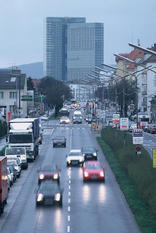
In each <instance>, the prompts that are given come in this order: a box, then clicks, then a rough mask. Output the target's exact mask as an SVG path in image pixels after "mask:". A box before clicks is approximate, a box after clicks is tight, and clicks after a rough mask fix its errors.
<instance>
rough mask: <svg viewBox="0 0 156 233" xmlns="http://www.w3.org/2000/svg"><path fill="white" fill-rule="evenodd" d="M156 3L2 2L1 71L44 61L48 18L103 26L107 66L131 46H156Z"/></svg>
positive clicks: (81, 0)
mask: <svg viewBox="0 0 156 233" xmlns="http://www.w3.org/2000/svg"><path fill="white" fill-rule="evenodd" d="M155 12H156V0H77V1H75V0H0V68H2V67H8V66H12V65H16V66H17V65H20V64H26V63H31V62H37V61H43V36H44V35H43V22H44V19H45V17H64V16H68V17H86V19H87V22H103V23H104V33H105V35H104V38H105V45H104V47H105V52H104V56H105V63H107V64H112V63H115V59H114V56H113V53H122V52H129V51H130V50H131V49H132V48H130V47H129V46H128V42H133V43H135V44H136V43H137V39H140V42H141V46H143V47H150V46H151V45H153V44H154V43H156V13H155Z"/></svg>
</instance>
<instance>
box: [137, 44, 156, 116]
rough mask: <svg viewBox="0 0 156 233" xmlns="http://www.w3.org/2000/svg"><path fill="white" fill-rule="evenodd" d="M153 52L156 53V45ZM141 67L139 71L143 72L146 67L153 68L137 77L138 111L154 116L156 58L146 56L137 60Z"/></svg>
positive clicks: (138, 67) (138, 68)
mask: <svg viewBox="0 0 156 233" xmlns="http://www.w3.org/2000/svg"><path fill="white" fill-rule="evenodd" d="M151 50H153V51H156V44H154V47H152V48H151ZM137 62H138V63H141V66H137V70H138V71H139V70H141V69H143V66H144V67H149V66H151V69H147V70H144V71H142V72H140V74H139V75H137V86H138V109H139V111H143V112H147V113H148V114H149V115H150V116H152V112H151V109H152V108H151V101H152V99H153V97H154V96H155V95H156V70H155V68H152V67H156V56H155V55H150V54H145V55H144V57H143V58H142V59H137Z"/></svg>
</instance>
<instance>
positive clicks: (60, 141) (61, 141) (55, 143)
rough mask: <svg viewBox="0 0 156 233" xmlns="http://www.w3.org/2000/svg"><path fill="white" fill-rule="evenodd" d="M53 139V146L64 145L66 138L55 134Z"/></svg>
mask: <svg viewBox="0 0 156 233" xmlns="http://www.w3.org/2000/svg"><path fill="white" fill-rule="evenodd" d="M52 140H53V147H66V138H65V137H64V136H56V137H55V138H53V139H52Z"/></svg>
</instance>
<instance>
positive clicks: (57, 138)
mask: <svg viewBox="0 0 156 233" xmlns="http://www.w3.org/2000/svg"><path fill="white" fill-rule="evenodd" d="M54 140H61V141H62V140H64V137H56V138H54Z"/></svg>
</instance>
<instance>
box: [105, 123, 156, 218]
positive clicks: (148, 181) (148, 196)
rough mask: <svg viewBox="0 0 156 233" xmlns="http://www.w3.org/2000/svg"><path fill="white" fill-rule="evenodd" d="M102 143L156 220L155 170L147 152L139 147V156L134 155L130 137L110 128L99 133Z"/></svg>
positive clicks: (133, 146) (134, 151)
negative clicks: (129, 179) (113, 153)
mask: <svg viewBox="0 0 156 233" xmlns="http://www.w3.org/2000/svg"><path fill="white" fill-rule="evenodd" d="M101 136H102V138H103V139H104V141H105V142H106V143H107V144H108V145H109V146H110V147H111V148H112V150H113V151H114V152H115V155H116V156H117V158H118V159H119V162H120V164H121V166H122V168H123V169H124V170H125V171H126V173H127V174H128V175H129V177H130V178H131V179H132V180H133V182H134V183H135V184H136V187H137V189H138V191H139V194H140V195H141V197H142V198H143V200H144V201H145V203H146V204H147V205H148V206H149V207H150V209H151V210H152V212H153V215H154V216H155V218H156V169H154V168H153V164H152V160H151V158H150V156H149V154H148V152H147V151H146V150H145V149H144V148H143V147H142V146H141V151H142V152H141V155H136V149H135V147H136V145H133V143H132V136H131V135H130V134H127V133H125V132H121V131H119V130H116V129H112V128H109V127H108V128H105V129H103V130H102V132H101Z"/></svg>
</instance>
